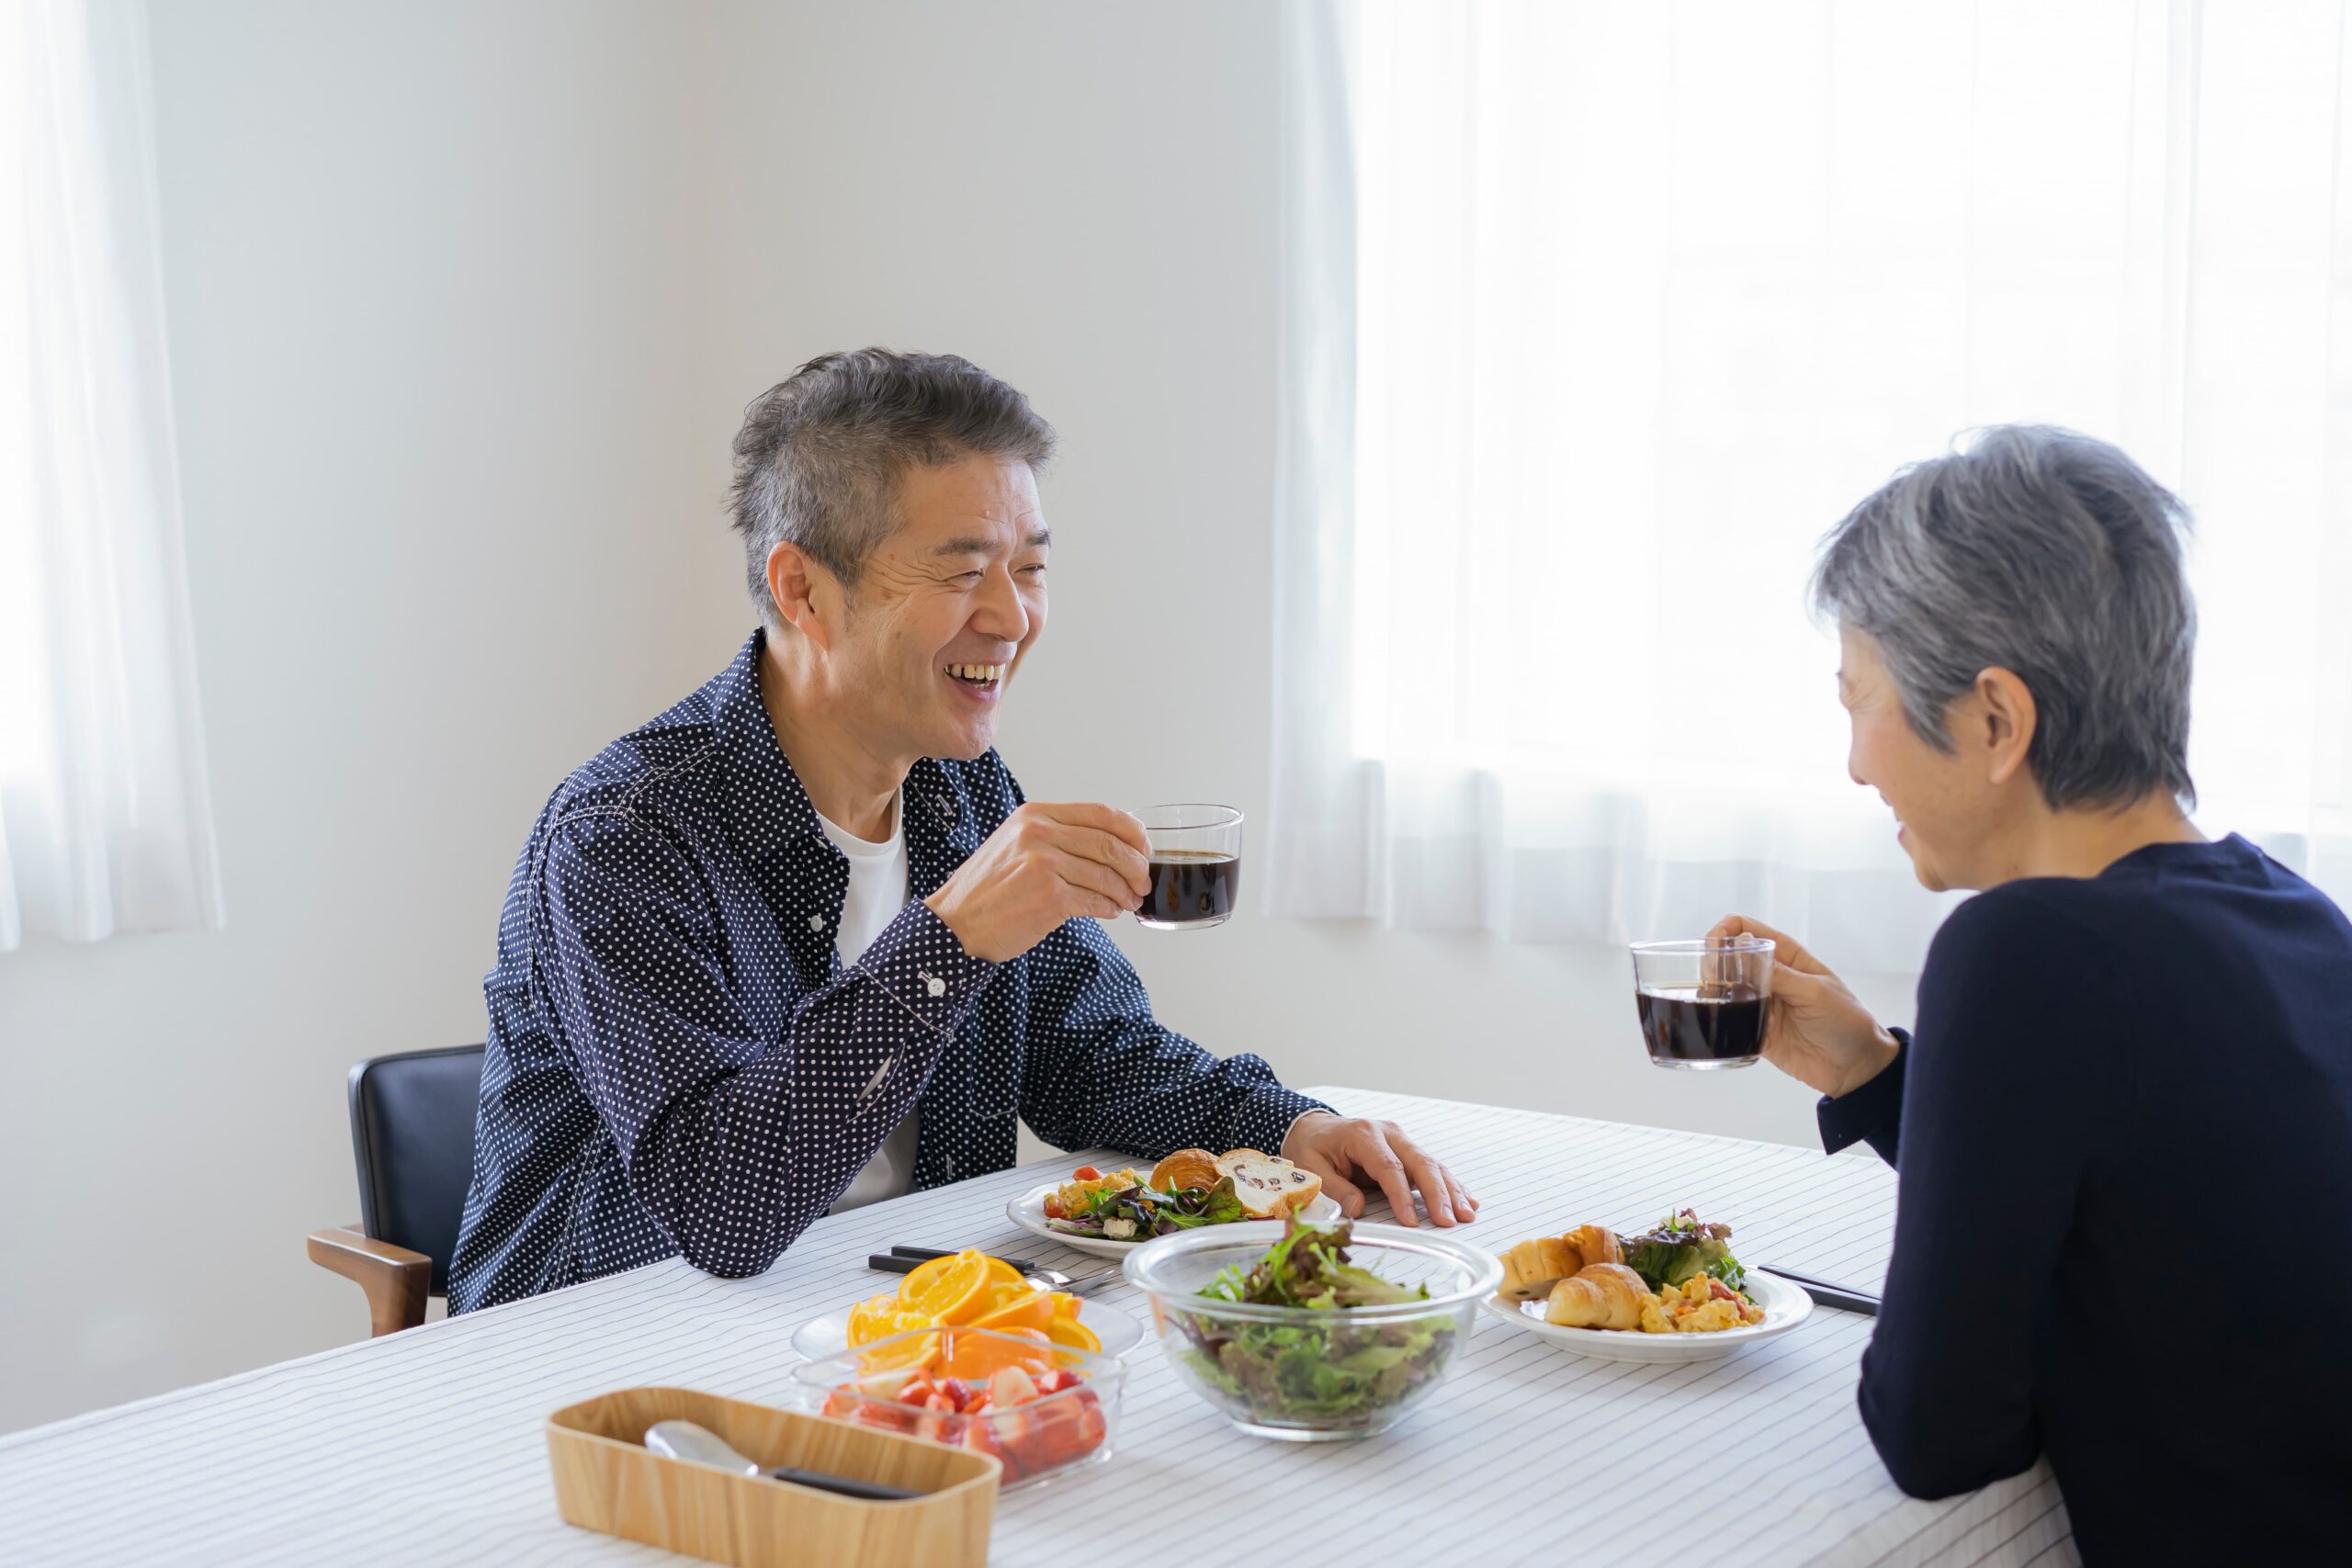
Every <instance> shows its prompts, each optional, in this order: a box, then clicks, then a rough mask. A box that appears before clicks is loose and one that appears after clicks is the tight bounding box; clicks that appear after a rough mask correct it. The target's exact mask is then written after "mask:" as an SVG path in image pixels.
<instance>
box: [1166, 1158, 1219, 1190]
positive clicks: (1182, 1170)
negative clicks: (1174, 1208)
mask: <svg viewBox="0 0 2352 1568" xmlns="http://www.w3.org/2000/svg"><path fill="white" fill-rule="evenodd" d="M1216 1184H1217V1169H1216V1156H1215V1155H1213V1154H1211V1153H1209V1152H1208V1150H1206V1149H1178V1150H1177V1151H1176V1152H1175V1153H1174V1154H1172V1155H1170V1156H1168V1157H1167V1158H1166V1159H1164V1160H1161V1161H1160V1162H1159V1164H1158V1165H1156V1166H1153V1167H1152V1168H1151V1190H1153V1191H1155V1192H1182V1191H1183V1190H1186V1189H1187V1188H1192V1187H1215V1186H1216Z"/></svg>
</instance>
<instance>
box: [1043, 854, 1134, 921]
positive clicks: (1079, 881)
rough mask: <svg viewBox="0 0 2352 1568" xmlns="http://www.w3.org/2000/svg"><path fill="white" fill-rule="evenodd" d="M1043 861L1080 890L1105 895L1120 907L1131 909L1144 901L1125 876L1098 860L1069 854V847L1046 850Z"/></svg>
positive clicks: (1098, 895) (1095, 894)
mask: <svg viewBox="0 0 2352 1568" xmlns="http://www.w3.org/2000/svg"><path fill="white" fill-rule="evenodd" d="M1045 858H1046V865H1047V866H1048V867H1050V868H1051V869H1052V871H1053V873H1054V874H1055V875H1056V876H1058V877H1060V878H1061V879H1062V880H1063V881H1064V882H1067V883H1069V885H1070V886H1072V887H1074V888H1077V889H1079V890H1080V892H1081V893H1091V894H1092V895H1094V896H1095V897H1098V898H1106V899H1108V900H1110V901H1111V902H1112V903H1114V904H1115V905H1117V906H1118V907H1119V908H1121V909H1133V908H1135V907H1136V905H1137V904H1139V903H1141V902H1142V901H1143V895H1142V894H1140V893H1138V892H1136V890H1135V889H1134V888H1133V887H1130V886H1127V879H1126V878H1125V877H1124V876H1121V875H1120V874H1118V873H1117V872H1115V871H1114V870H1112V869H1111V868H1110V867H1109V866H1107V865H1104V864H1103V863H1102V862H1101V861H1099V860H1089V859H1087V858H1086V857H1085V856H1084V855H1074V854H1071V853H1070V852H1069V851H1068V850H1052V851H1048V852H1047V853H1046V857H1045Z"/></svg>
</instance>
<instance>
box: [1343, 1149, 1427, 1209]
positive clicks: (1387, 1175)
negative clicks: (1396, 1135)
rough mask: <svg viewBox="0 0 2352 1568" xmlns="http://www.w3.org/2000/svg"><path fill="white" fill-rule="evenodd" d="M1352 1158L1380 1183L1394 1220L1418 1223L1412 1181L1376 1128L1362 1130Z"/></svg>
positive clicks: (1358, 1166) (1361, 1168)
mask: <svg viewBox="0 0 2352 1568" xmlns="http://www.w3.org/2000/svg"><path fill="white" fill-rule="evenodd" d="M1355 1158H1356V1166H1357V1168H1359V1169H1360V1170H1362V1171H1363V1174H1364V1175H1366V1176H1369V1177H1371V1178H1372V1179H1374V1181H1376V1182H1378V1183H1380V1190H1381V1191H1383V1192H1385V1193H1386V1194H1387V1195H1388V1207H1389V1208H1390V1209H1391V1210H1392V1211H1393V1212H1394V1213H1395V1214H1396V1216H1397V1224H1403V1225H1418V1224H1420V1223H1421V1222H1420V1219H1419V1216H1417V1215H1416V1214H1415V1213H1413V1188H1412V1183H1411V1182H1410V1181H1409V1180H1408V1179H1407V1178H1406V1175H1405V1167H1404V1165H1403V1163H1402V1162H1401V1161H1399V1160H1398V1159H1397V1151H1396V1150H1394V1149H1392V1148H1390V1147H1389V1146H1388V1140H1387V1139H1386V1138H1385V1137H1383V1136H1382V1135H1381V1134H1380V1131H1379V1129H1377V1128H1369V1129H1367V1130H1366V1131H1365V1132H1364V1134H1363V1142H1362V1143H1361V1144H1360V1145H1357V1147H1356V1150H1355Z"/></svg>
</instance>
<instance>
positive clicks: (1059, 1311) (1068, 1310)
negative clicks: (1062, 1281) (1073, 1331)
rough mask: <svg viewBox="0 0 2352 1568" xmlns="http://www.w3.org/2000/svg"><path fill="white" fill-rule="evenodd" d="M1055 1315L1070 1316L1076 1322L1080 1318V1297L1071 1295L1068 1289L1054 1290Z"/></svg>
mask: <svg viewBox="0 0 2352 1568" xmlns="http://www.w3.org/2000/svg"><path fill="white" fill-rule="evenodd" d="M1054 1315H1055V1316H1056V1317H1066V1318H1069V1320H1070V1321H1072V1322H1073V1323H1074V1322H1076V1321H1077V1320H1078V1298H1077V1297H1076V1296H1073V1295H1071V1294H1070V1293H1069V1292H1068V1291H1056V1292H1054Z"/></svg>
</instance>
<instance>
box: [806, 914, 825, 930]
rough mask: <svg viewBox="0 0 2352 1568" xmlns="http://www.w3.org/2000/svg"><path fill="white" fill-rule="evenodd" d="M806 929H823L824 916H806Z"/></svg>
mask: <svg viewBox="0 0 2352 1568" xmlns="http://www.w3.org/2000/svg"><path fill="white" fill-rule="evenodd" d="M824 929H825V917H824V916H822V915H811V916H809V930H810V931H823V930H824Z"/></svg>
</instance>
